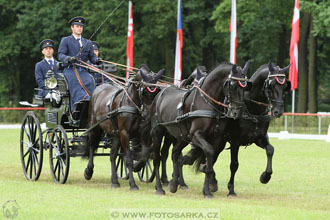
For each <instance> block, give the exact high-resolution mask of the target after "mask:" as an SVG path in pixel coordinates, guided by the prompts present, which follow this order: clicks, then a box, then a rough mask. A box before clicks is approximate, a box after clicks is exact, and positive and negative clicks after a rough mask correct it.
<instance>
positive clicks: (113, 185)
mask: <svg viewBox="0 0 330 220" xmlns="http://www.w3.org/2000/svg"><path fill="white" fill-rule="evenodd" d="M111 187H112V188H119V187H120V184H119V183H113V184H111Z"/></svg>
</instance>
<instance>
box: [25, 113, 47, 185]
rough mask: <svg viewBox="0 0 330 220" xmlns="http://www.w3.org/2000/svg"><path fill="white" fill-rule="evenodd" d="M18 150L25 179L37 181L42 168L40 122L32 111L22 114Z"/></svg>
mask: <svg viewBox="0 0 330 220" xmlns="http://www.w3.org/2000/svg"><path fill="white" fill-rule="evenodd" d="M20 151H21V162H22V168H23V172H24V175H25V177H26V179H28V180H31V181H37V180H38V179H39V176H40V173H41V169H42V160H43V142H42V133H41V127H40V122H39V119H38V118H37V116H36V115H35V114H34V113H33V112H27V113H26V114H25V116H24V119H23V123H22V126H21V135H20Z"/></svg>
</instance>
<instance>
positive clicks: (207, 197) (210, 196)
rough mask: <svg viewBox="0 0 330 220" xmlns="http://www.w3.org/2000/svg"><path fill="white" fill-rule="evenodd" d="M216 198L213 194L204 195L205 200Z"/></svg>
mask: <svg viewBox="0 0 330 220" xmlns="http://www.w3.org/2000/svg"><path fill="white" fill-rule="evenodd" d="M213 197H214V196H213V195H212V194H204V198H205V199H212V198H213Z"/></svg>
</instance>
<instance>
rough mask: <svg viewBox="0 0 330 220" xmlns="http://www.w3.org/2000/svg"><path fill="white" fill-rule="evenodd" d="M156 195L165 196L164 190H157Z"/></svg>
mask: <svg viewBox="0 0 330 220" xmlns="http://www.w3.org/2000/svg"><path fill="white" fill-rule="evenodd" d="M156 194H157V195H165V190H163V189H158V190H156Z"/></svg>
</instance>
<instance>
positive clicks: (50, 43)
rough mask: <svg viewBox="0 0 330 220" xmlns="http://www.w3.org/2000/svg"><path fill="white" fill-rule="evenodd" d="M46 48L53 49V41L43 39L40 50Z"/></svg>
mask: <svg viewBox="0 0 330 220" xmlns="http://www.w3.org/2000/svg"><path fill="white" fill-rule="evenodd" d="M46 47H51V48H53V49H54V41H52V40H51V39H45V40H43V41H41V42H40V50H42V49H44V48H46Z"/></svg>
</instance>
